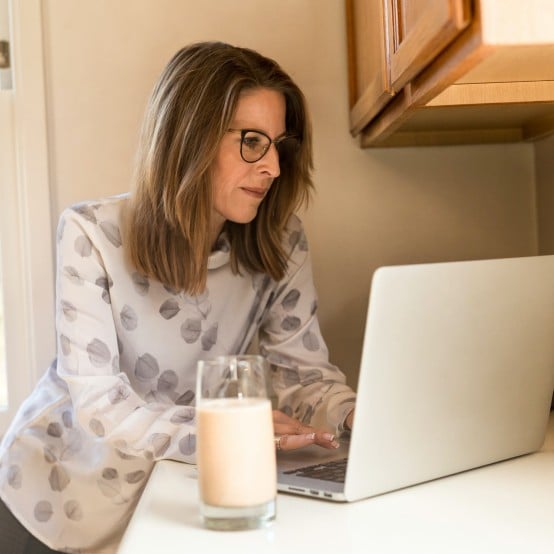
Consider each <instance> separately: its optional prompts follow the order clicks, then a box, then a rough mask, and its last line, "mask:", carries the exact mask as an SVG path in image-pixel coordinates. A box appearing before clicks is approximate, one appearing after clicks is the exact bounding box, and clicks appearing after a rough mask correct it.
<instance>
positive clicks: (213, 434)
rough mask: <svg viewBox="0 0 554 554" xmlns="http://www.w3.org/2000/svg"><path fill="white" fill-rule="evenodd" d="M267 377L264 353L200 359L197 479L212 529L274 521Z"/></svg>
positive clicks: (206, 521) (274, 487)
mask: <svg viewBox="0 0 554 554" xmlns="http://www.w3.org/2000/svg"><path fill="white" fill-rule="evenodd" d="M266 375H267V361H266V360H265V358H263V357H261V356H247V355H243V356H220V357H218V358H215V359H212V360H201V361H199V362H198V376H197V390H196V410H197V412H196V413H197V446H198V448H197V463H198V483H199V493H200V512H201V515H202V518H203V521H204V525H205V526H206V527H207V528H210V529H219V530H238V529H254V528H258V527H264V526H266V525H268V524H269V523H270V522H271V521H273V520H274V519H275V497H276V492H277V484H276V480H277V476H276V475H277V474H276V461H275V447H274V441H273V421H272V415H271V402H270V400H269V398H268V394H267V386H266Z"/></svg>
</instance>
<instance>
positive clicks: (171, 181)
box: [124, 42, 313, 294]
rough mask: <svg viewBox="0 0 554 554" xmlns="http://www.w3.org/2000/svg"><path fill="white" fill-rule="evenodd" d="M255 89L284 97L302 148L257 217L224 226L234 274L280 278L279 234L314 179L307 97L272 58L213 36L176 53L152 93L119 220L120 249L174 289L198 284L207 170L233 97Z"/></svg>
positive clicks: (204, 254)
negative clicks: (121, 226)
mask: <svg viewBox="0 0 554 554" xmlns="http://www.w3.org/2000/svg"><path fill="white" fill-rule="evenodd" d="M258 88H267V89H271V90H274V91H278V92H280V93H282V94H283V96H284V98H285V103H286V132H287V134H290V135H296V136H297V137H298V138H299V139H300V145H299V148H298V151H297V152H296V153H295V154H292V155H289V157H288V158H287V157H285V156H283V155H282V156H281V158H280V160H279V162H280V175H279V177H277V178H276V179H275V180H274V182H273V185H272V186H271V187H270V189H269V192H268V194H267V195H266V197H265V198H264V200H263V202H262V203H261V205H260V206H259V208H258V213H257V215H256V217H255V218H254V219H253V220H252V221H251V222H250V223H247V224H238V223H234V222H231V221H227V222H226V223H225V226H224V228H225V230H226V232H227V235H228V238H229V241H230V245H231V267H232V270H233V272H235V273H238V272H239V271H240V270H241V269H244V270H246V271H248V272H251V273H255V272H263V273H266V274H268V275H270V276H271V277H272V278H273V279H275V280H279V279H281V278H282V277H283V276H284V274H285V271H286V267H287V253H286V252H285V250H284V248H283V245H282V236H283V231H284V228H285V225H286V223H287V220H288V218H289V216H290V215H291V214H292V213H293V212H294V211H295V210H296V209H297V208H298V207H299V206H300V205H302V204H303V203H305V202H307V201H308V199H309V193H310V190H311V188H312V186H313V185H312V180H311V170H312V167H313V166H312V141H311V127H310V122H309V117H308V114H307V110H306V103H305V99H304V96H303V94H302V92H301V91H300V89H299V88H298V87H297V85H296V84H295V83H294V82H293V81H292V79H291V78H290V77H289V76H288V75H287V74H286V73H285V72H284V71H283V70H282V69H281V68H280V67H279V65H277V63H276V62H275V61H273V60H271V59H268V58H266V57H263V56H261V55H260V54H258V53H257V52H255V51H253V50H249V49H247V48H238V47H235V46H231V45H228V44H224V43H220V42H204V43H198V44H193V45H190V46H187V47H185V48H183V49H182V50H180V51H179V52H177V54H175V56H174V57H173V58H172V59H171V60H170V62H169V63H168V65H167V67H166V68H165V69H164V71H163V73H162V74H161V76H160V78H159V80H158V82H157V84H156V85H155V87H154V90H153V92H152V96H151V98H150V101H149V104H148V108H147V111H146V115H145V118H144V122H143V128H142V133H141V141H140V145H139V149H138V153H137V163H136V171H135V182H134V190H133V192H132V194H131V199H130V205H129V209H128V211H127V213H126V216H125V220H124V234H125V244H126V248H127V253H128V256H129V258H130V261H131V263H132V264H133V265H134V266H135V267H136V268H137V270H138V271H139V272H141V273H143V274H144V275H147V276H151V277H154V278H156V279H158V280H159V281H161V282H162V283H163V284H164V285H167V286H169V287H171V288H173V289H175V290H184V291H186V292H187V293H190V294H195V293H199V292H201V291H203V290H204V288H205V286H206V278H207V265H208V256H209V255H210V251H211V247H212V244H211V243H210V229H211V227H210V219H211V214H212V184H211V182H210V170H211V167H212V164H213V162H214V159H215V157H216V154H217V151H218V147H219V144H220V142H221V139H222V137H223V135H224V134H225V133H226V132H227V129H228V128H229V126H230V123H231V121H232V118H233V116H234V113H235V110H236V107H237V103H238V101H239V98H240V95H241V94H242V93H243V92H245V91H251V90H253V89H258ZM245 163H246V162H245Z"/></svg>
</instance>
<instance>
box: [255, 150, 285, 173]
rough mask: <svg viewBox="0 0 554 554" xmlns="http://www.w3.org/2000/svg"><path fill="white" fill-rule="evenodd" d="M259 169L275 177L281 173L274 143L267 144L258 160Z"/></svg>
mask: <svg viewBox="0 0 554 554" xmlns="http://www.w3.org/2000/svg"><path fill="white" fill-rule="evenodd" d="M258 163H259V166H258V167H259V168H260V170H261V171H264V172H266V173H267V174H268V176H270V177H272V178H273V179H276V178H277V177H279V174H280V173H281V167H280V165H279V152H278V151H277V147H276V146H275V144H271V145H270V146H269V149H268V151H267V152H266V154H265V156H264V157H263V158H262V159H261V160H260V161H259V162H258Z"/></svg>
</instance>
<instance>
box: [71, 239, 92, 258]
mask: <svg viewBox="0 0 554 554" xmlns="http://www.w3.org/2000/svg"><path fill="white" fill-rule="evenodd" d="M74 247H75V252H77V254H79V256H81V258H88V256H90V254H91V252H92V242H91V241H90V239H89V238H88V237H86V236H85V235H79V236H78V237H77V238H76V239H75V243H74Z"/></svg>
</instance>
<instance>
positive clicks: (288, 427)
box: [273, 410, 340, 450]
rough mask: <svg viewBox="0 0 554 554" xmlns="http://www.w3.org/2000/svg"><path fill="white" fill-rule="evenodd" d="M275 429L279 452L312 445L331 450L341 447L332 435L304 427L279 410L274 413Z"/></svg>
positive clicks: (309, 426) (276, 444) (307, 426)
mask: <svg viewBox="0 0 554 554" xmlns="http://www.w3.org/2000/svg"><path fill="white" fill-rule="evenodd" d="M273 427H274V431H275V435H276V439H275V446H276V448H277V450H296V449H297V448H303V447H305V446H309V445H310V444H317V445H318V446H321V447H323V448H328V449H331V450H332V449H335V448H338V447H339V446H340V445H339V443H338V441H337V440H336V439H335V436H334V435H333V434H332V433H328V432H327V431H323V430H321V429H316V428H315V427H312V426H311V425H304V424H303V423H301V422H300V421H298V420H297V419H294V418H292V417H290V416H288V415H286V414H284V413H283V412H280V411H278V410H274V411H273Z"/></svg>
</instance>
